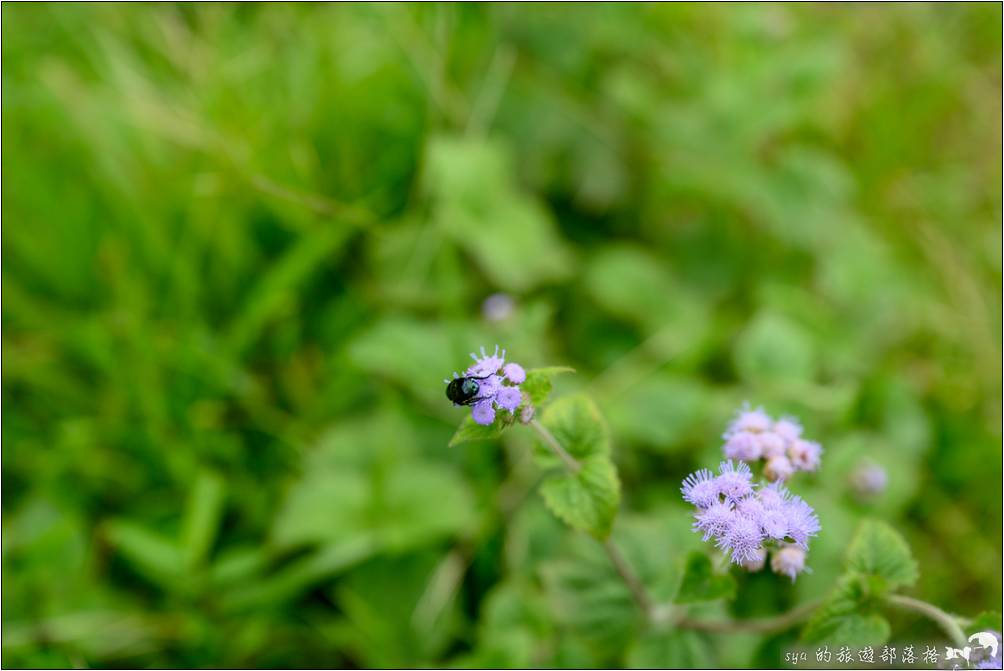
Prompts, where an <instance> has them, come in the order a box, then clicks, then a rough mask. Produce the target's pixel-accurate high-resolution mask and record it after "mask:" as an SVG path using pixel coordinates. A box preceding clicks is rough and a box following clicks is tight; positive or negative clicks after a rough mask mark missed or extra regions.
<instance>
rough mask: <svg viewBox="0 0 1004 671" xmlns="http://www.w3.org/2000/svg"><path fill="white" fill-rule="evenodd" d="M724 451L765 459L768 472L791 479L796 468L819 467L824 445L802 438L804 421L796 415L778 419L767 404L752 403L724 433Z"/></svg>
mask: <svg viewBox="0 0 1004 671" xmlns="http://www.w3.org/2000/svg"><path fill="white" fill-rule="evenodd" d="M723 437H724V439H725V444H724V445H723V446H722V452H723V453H724V454H725V456H726V458H728V459H737V460H739V461H745V462H746V463H753V462H756V461H759V460H761V459H763V461H764V476H765V477H766V478H767V479H769V480H787V479H788V478H790V477H791V476H792V475H793V474H794V473H795V472H796V471H815V470H817V469H818V468H819V464H820V457H821V456H822V453H823V448H822V447H821V446H820V445H819V443H816V442H813V441H811V440H806V439H804V438H802V425H801V424H799V422H798V420H796V419H794V418H793V417H782V418H781V419H778V420H776V421H775V420H774V419H773V418H772V417H771V416H770V415H768V414H767V413H766V412H765V411H764V409H763V408H755V409H751V408H750V405H749V403H745V404H743V407H742V408H741V409H740V410H739V412H738V413H737V414H736V417H735V419H733V420H732V422H731V423H730V424H729V426H728V429H726V431H725V433H724V435H723Z"/></svg>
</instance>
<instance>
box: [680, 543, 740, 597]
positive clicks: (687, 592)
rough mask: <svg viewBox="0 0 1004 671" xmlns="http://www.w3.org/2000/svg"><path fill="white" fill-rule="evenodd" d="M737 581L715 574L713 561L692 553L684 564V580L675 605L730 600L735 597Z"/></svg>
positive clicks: (701, 554)
mask: <svg viewBox="0 0 1004 671" xmlns="http://www.w3.org/2000/svg"><path fill="white" fill-rule="evenodd" d="M735 592H736V581H735V579H734V578H733V577H732V576H731V575H728V574H725V575H719V574H716V573H715V572H714V569H713V568H712V566H711V560H710V559H709V558H708V556H707V555H706V554H704V553H701V552H692V553H690V555H688V556H687V558H686V560H685V562H684V569H683V578H682V580H681V581H680V588H679V589H678V590H677V592H676V598H674V599H673V601H674V603H699V602H701V601H715V600H717V599H730V598H732V597H733V596H734V595H735Z"/></svg>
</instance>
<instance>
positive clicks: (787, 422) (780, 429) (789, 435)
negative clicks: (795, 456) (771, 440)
mask: <svg viewBox="0 0 1004 671" xmlns="http://www.w3.org/2000/svg"><path fill="white" fill-rule="evenodd" d="M774 433H775V434H777V435H778V436H780V437H781V439H782V440H784V441H786V442H794V441H796V440H798V439H799V438H801V437H802V425H801V424H799V423H798V420H797V419H795V418H794V417H782V418H781V419H779V420H777V421H776V422H774Z"/></svg>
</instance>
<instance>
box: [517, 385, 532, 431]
mask: <svg viewBox="0 0 1004 671" xmlns="http://www.w3.org/2000/svg"><path fill="white" fill-rule="evenodd" d="M533 416H534V409H533V403H530V397H529V396H528V395H527V394H526V392H523V408H522V409H521V410H520V411H519V421H520V423H522V424H529V423H530V422H531V421H533Z"/></svg>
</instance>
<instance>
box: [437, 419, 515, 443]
mask: <svg viewBox="0 0 1004 671" xmlns="http://www.w3.org/2000/svg"><path fill="white" fill-rule="evenodd" d="M505 416H510V417H511V415H509V413H508V412H500V413H497V414H496V417H495V421H494V422H492V423H491V424H489V425H488V426H485V425H483V424H478V423H477V422H475V421H474V419H473V418H472V417H471V416H470V415H467V416H466V417H464V421H462V422H460V426H458V427H457V430H456V432H454V434H453V437H452V438H450V442H449V443H448V444H447V447H453V446H454V445H460V444H461V443H467V442H470V441H472V440H494V439H495V438H498V437H499V436H501V435H502V431H503V430H504V429H505V428H506V426H507V425H506V424H504V423H503V418H504V417H505Z"/></svg>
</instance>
